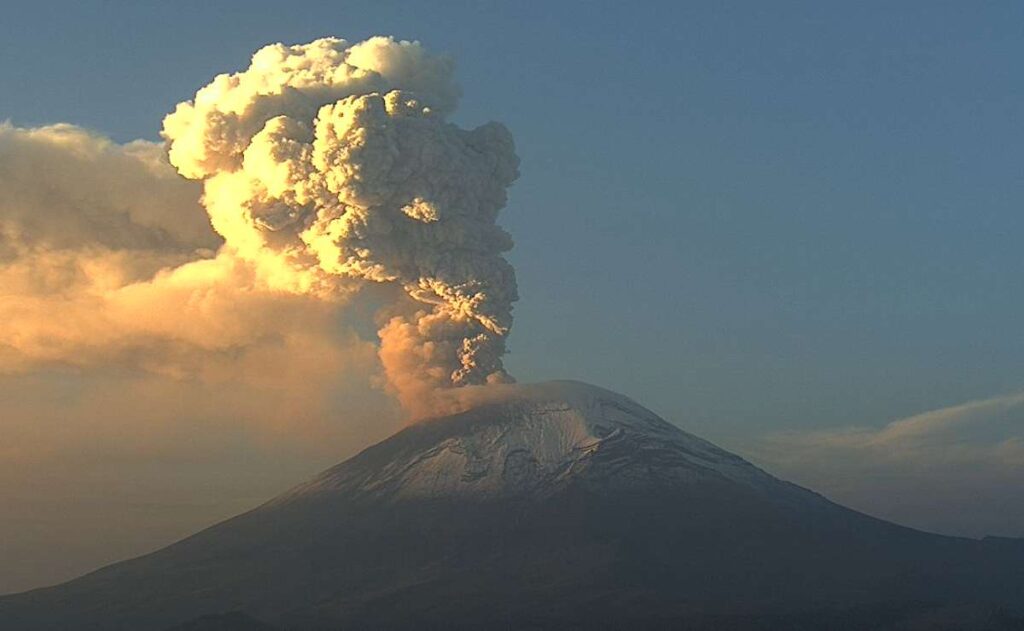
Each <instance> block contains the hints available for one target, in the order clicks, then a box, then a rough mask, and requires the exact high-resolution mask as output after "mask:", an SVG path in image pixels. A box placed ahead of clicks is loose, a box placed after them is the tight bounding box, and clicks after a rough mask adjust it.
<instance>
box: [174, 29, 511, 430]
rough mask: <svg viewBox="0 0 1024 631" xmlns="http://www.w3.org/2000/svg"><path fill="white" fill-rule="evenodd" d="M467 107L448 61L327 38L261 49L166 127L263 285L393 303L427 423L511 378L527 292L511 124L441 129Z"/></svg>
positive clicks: (230, 240)
mask: <svg viewBox="0 0 1024 631" xmlns="http://www.w3.org/2000/svg"><path fill="white" fill-rule="evenodd" d="M458 95H459V90H458V88H457V86H456V85H455V83H454V81H453V66H452V63H451V61H449V60H448V59H447V58H445V57H440V56H435V55H431V54H429V53H427V52H426V51H425V50H424V49H423V48H422V47H421V46H420V45H419V44H418V43H416V42H406V41H395V40H394V39H391V38H385V37H375V38H372V39H369V40H367V41H365V42H361V43H357V44H350V43H349V42H346V41H344V40H340V39H334V38H325V39H320V40H316V41H314V42H311V43H309V44H305V45H298V46H284V45H281V44H275V45H271V46H267V47H264V48H263V49H261V50H259V51H258V52H256V53H255V55H253V57H252V63H251V65H250V66H249V68H248V69H246V70H244V71H242V72H238V73H235V74H222V75H219V76H217V77H216V78H215V79H214V80H213V81H212V82H211V83H210V84H209V85H207V86H205V87H203V88H202V89H200V90H199V91H198V92H197V93H196V95H195V98H194V99H193V100H192V101H189V102H185V103H180V104H179V105H178V106H177V108H176V109H175V110H174V111H173V112H172V113H171V114H169V115H168V116H167V117H166V118H165V120H164V125H163V136H164V138H165V139H166V140H167V143H168V151H169V158H170V162H171V164H172V165H173V166H174V167H175V168H176V169H177V170H178V172H179V173H181V175H183V176H185V177H187V178H190V179H194V180H201V181H202V183H203V205H204V206H205V208H206V210H207V212H208V214H209V216H210V220H211V223H212V225H213V228H214V229H215V230H216V232H217V233H219V234H220V236H221V237H223V239H224V241H225V244H224V246H223V249H224V250H226V251H228V252H230V253H231V254H232V255H233V256H237V257H238V258H241V259H243V260H245V261H248V262H249V263H250V264H252V266H253V268H254V269H255V270H256V273H257V274H258V275H259V277H260V278H261V280H262V282H263V283H265V284H266V286H267V287H269V288H271V289H272V290H273V291H279V292H287V293H294V294H302V295H308V296H316V297H317V298H319V299H322V300H325V301H329V302H338V303H344V302H348V301H351V300H356V299H358V297H357V295H358V294H360V293H361V292H365V291H366V288H367V287H368V286H370V285H384V286H387V287H391V288H395V289H397V291H391V292H384V293H387V295H389V296H391V299H390V300H389V304H388V305H387V306H386V307H385V308H383V309H381V310H380V313H379V315H378V319H379V325H380V330H379V336H380V350H379V356H380V359H381V362H382V364H383V367H384V371H385V373H386V376H387V380H388V383H389V384H390V386H391V388H392V389H393V390H394V391H395V392H396V393H397V394H398V396H399V398H400V400H401V401H402V402H403V404H404V405H405V406H406V407H407V408H408V409H410V410H412V411H414V412H421V411H422V412H426V411H429V409H430V407H431V406H433V405H435V403H436V401H437V400H438V397H443V396H444V393H445V392H450V391H451V389H452V388H455V387H459V386H465V385H480V384H488V383H502V382H509V381H510V380H511V379H510V377H509V375H508V374H507V373H506V372H505V370H504V368H503V366H502V356H503V355H504V354H505V350H506V349H505V339H506V336H507V335H508V333H509V330H510V328H511V326H512V304H513V302H514V301H515V300H516V299H517V294H516V281H515V274H514V271H513V269H512V267H511V266H510V265H509V263H508V262H507V261H506V260H505V259H504V258H503V256H502V254H503V253H504V252H506V251H508V250H509V249H510V248H511V247H512V240H511V238H510V237H509V235H508V234H507V233H506V232H505V231H504V230H503V229H502V228H501V227H500V226H498V225H497V223H496V220H497V217H498V213H499V211H500V210H501V208H502V207H504V206H505V203H506V189H507V188H508V186H509V185H510V184H511V183H512V182H513V181H514V180H515V179H516V178H517V176H518V172H517V167H518V158H517V157H516V154H515V150H514V146H513V142H512V138H511V135H510V134H509V132H508V131H507V130H506V129H505V127H503V126H502V125H500V124H497V123H488V124H486V125H483V126H481V127H478V128H476V129H472V130H466V129H461V128H459V127H458V126H456V125H454V124H452V123H450V122H448V121H446V119H445V118H446V116H447V115H448V114H450V113H451V112H452V111H453V110H454V109H455V106H456V101H457V98H458Z"/></svg>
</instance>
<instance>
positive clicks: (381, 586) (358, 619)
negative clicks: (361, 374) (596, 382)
mask: <svg viewBox="0 0 1024 631" xmlns="http://www.w3.org/2000/svg"><path fill="white" fill-rule="evenodd" d="M499 392H500V393H501V394H500V396H494V397H492V398H491V399H490V400H489V401H488V402H486V403H482V404H480V405H479V406H476V407H474V408H473V409H471V410H469V411H468V412H465V413H463V414H458V415H454V416H450V417H446V418H440V419H434V420H431V421H427V422H424V423H420V424H417V425H416V426H413V427H409V428H407V429H405V430H403V431H401V432H399V433H398V434H396V435H395V436H392V437H391V438H389V439H387V440H385V441H383V442H382V443H379V444H378V445H375V446H373V447H371V448H369V449H367V450H365V451H364V452H362V453H360V454H359V455H357V456H355V457H353V458H351V459H349V460H347V461H345V462H344V463H342V464H340V465H338V466H336V467H333V468H331V469H329V470H328V471H325V472H324V473H323V474H321V475H320V476H318V477H317V478H315V479H313V480H311V481H310V482H308V483H306V484H303V485H301V486H299V487H296V488H295V489H293V490H292V491H290V492H288V493H285V494H284V495H282V496H280V497H278V498H276V499H274V500H272V501H270V502H268V503H267V504H265V505H263V506H261V507H260V508H257V509H256V510H254V511H251V512H249V513H246V514H244V515H240V516H239V517H236V518H234V519H231V520H228V521H226V522H223V523H221V524H218V525H216V526H213V527H212V528H209V529H207V530H205V531H203V532H201V533H198V534H197V535H194V536H193V537H190V538H188V539H185V540H183V541H181V542H179V543H176V544H174V545H172V546H169V547H167V548H164V549H163V550H160V551H158V552H155V553H153V554H150V555H147V556H144V557H140V558H138V559H133V560H130V561H126V562H123V563H119V564H115V565H112V566H110V567H107V568H104V569H102V570H99V571H97V572H94V573H92V574H89V575H87V576H84V577H82V578H79V579H77V580H74V581H71V582H69V583H66V584H64V585H59V586H56V587H53V588H47V589H42V590H36V591H33V592H28V593H26V594H21V595H16V596H12V597H7V598H4V599H0V628H5V629H6V628H16V629H25V630H26V631H30V630H33V629H133V630H144V629H164V628H167V627H170V626H173V625H177V624H181V623H184V622H186V621H188V620H190V619H193V618H199V617H201V616H206V615H209V614H215V613H222V612H229V611H231V612H235V611H237V612H244V613H245V614H246V615H248V616H251V617H253V618H254V619H258V620H262V621H265V622H268V623H271V624H273V625H276V626H280V627H281V628H286V629H337V628H378V629H384V628H418V629H422V628H489V627H501V628H574V627H577V626H578V627H580V628H583V627H586V628H595V627H607V628H621V627H623V626H627V625H630V626H634V627H635V626H643V627H648V628H654V627H659V626H664V627H665V628H677V627H678V626H679V624H681V621H684V620H685V621H687V623H688V624H689V625H690V626H691V627H694V628H698V627H699V626H700V625H706V626H707V628H770V627H769V626H765V625H770V624H771V623H770V621H771V620H777V621H780V622H779V624H780V625H787V626H788V628H799V624H798V623H794V622H793V621H794V620H808V618H807V616H811V618H809V619H810V620H811V621H812V622H811V623H809V624H811V625H812V626H811V627H808V628H814V625H818V626H820V624H821V621H822V620H824V618H822V616H832V617H835V616H838V619H842V620H848V621H849V620H852V621H856V620H862V621H863V623H864V625H867V626H864V627H863V628H882V627H883V625H882V624H881V623H880V622H879V621H880V620H882V618H880V617H879V616H882V615H883V614H884V615H886V616H890V617H891V618H892V620H890V622H891V623H892V624H893V625H897V626H894V627H893V628H900V627H898V625H900V624H905V623H907V621H908V620H911V619H913V618H914V617H917V616H928V615H937V614H935V613H934V612H935V611H937V610H938V611H961V610H962V611H966V612H968V613H957V614H941V615H944V616H945V615H948V616H953V615H956V616H974V617H977V616H978V615H979V614H978V613H977V612H978V611H989V610H992V611H1000V608H1010V610H1012V609H1014V608H1018V607H1024V569H1022V568H1024V545H1021V542H1018V541H1012V540H998V539H988V540H984V541H974V540H967V539H957V538H950V537H940V536H937V535H930V534H926V533H921V532H918V531H914V530H911V529H907V528H902V527H899V526H896V525H893V524H889V523H886V522H883V521H880V520H876V519H873V518H870V517H867V516H865V515H861V514H859V513H856V512H854V511H850V510H847V509H845V508H842V507H840V506H837V505H835V504H833V503H831V502H829V501H828V500H826V499H824V498H822V497H820V496H818V495H816V494H814V493H812V492H810V491H807V490H805V489H802V488H800V487H797V486H795V485H792V484H789V483H786V482H783V481H780V480H777V479H775V478H773V477H772V476H770V475H768V474H767V473H765V472H763V471H761V470H760V469H758V468H756V467H754V466H753V465H751V464H749V463H747V462H746V461H744V460H743V459H741V458H739V457H737V456H735V455H732V454H730V453H728V452H726V451H723V450H721V449H719V448H717V447H715V446H714V445H712V444H710V443H708V442H706V441H704V440H701V439H699V438H697V437H695V436H692V435H690V434H687V433H685V432H683V431H681V430H679V429H678V428H676V427H674V426H672V425H670V424H669V423H667V422H665V421H663V420H661V419H660V418H658V417H657V416H656V415H654V414H653V413H651V412H650V411H648V410H646V409H644V408H643V407H641V406H639V405H637V404H636V403H634V402H633V401H631V400H629V399H627V398H625V397H622V396H620V395H617V394H614V393H611V392H608V391H605V390H601V389H599V388H595V387H593V386H588V385H585V384H579V383H573V382H554V383H549V384H540V385H536V386H517V387H510V388H506V389H503V390H501V391H499ZM950 607H952V609H949V608H950ZM957 607H959V608H960V609H957ZM936 608H939V609H936ZM892 611H896V612H898V613H896V614H891V612H892ZM851 612H854V613H851ZM856 612H860V613H856ZM899 612H902V613H899ZM890 614H891V615H890ZM1000 615H1002V614H1000ZM1007 615H1010V614H1007ZM794 616H795V617H794ZM858 616H859V617H858ZM829 619H831V618H829ZM1008 619H1010V620H1011V621H1012V616H1011V617H1010V618H1008ZM886 620H889V619H888V618H886ZM786 621H788V622H786ZM829 624H831V623H829ZM851 624H854V625H856V624H858V623H856V622H852V623H851ZM886 624H889V622H886ZM780 628H784V627H780ZM848 628H860V627H857V626H852V627H848ZM1007 628H1010V627H1007Z"/></svg>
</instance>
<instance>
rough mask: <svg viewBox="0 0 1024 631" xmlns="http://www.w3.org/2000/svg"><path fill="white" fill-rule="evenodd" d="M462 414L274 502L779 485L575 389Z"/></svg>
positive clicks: (508, 388)
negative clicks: (708, 483)
mask: <svg viewBox="0 0 1024 631" xmlns="http://www.w3.org/2000/svg"><path fill="white" fill-rule="evenodd" d="M483 392H485V396H481V397H480V402H479V403H478V404H477V405H475V406H474V407H472V408H470V409H469V410H468V411H465V412H462V413H460V414H455V415H452V416H446V417H440V418H435V419H430V420H427V421H423V422H421V423H419V424H417V425H414V426H412V427H409V428H407V429H405V430H403V431H402V432H399V433H398V434H396V435H395V436H393V437H392V438H390V439H388V440H386V441H384V442H383V443H380V444H378V445H376V446H374V447H371V448H369V449H367V450H366V451H364V452H362V453H361V454H359V455H358V456H356V457H354V458H352V459H350V460H348V461H346V462H344V463H342V464H340V465H338V466H336V467H334V468H332V469H329V470H328V471H326V472H324V473H323V474H322V475H320V476H319V477H317V478H315V479H314V480H312V481H310V482H309V483H307V484H304V485H302V486H300V487H298V488H296V489H294V490H293V491H292V492H291V493H289V494H287V495H286V496H285V497H282V498H281V499H280V500H279V501H289V499H294V498H297V497H302V496H307V497H308V496H310V495H320V494H333V493H342V494H349V493H355V494H372V495H375V496H382V495H383V496H388V497H391V498H393V499H413V498H441V497H465V496H475V497H481V498H486V497H498V496H523V495H539V496H544V495H547V494H549V493H550V492H553V491H555V490H557V489H559V488H563V487H564V486H565V485H566V484H568V483H569V482H570V481H572V480H577V479H583V480H586V481H587V482H588V483H590V484H603V485H609V486H615V487H621V488H628V487H629V486H630V485H632V484H641V485H649V484H651V483H652V482H653V483H660V484H686V483H693V482H696V481H699V480H703V479H707V478H709V477H711V478H716V479H723V478H724V479H726V480H728V481H731V482H735V483H740V484H742V485H745V486H753V487H758V488H761V487H776V486H778V485H779V484H780V482H779V481H777V480H776V479H774V478H772V477H771V476H769V475H768V474H766V473H764V472H762V471H761V470H759V469H757V468H756V467H754V466H753V465H751V464H750V463H748V462H746V461H745V460H743V459H742V458H739V457H738V456H735V455H733V454H730V453H728V452H726V451H724V450H722V449H719V448H718V447H716V446H714V445H712V444H711V443H709V442H707V441H705V440H702V439H700V438H697V437H696V436H693V435H691V434H688V433H686V432H684V431H682V430H680V429H678V428H677V427H675V426H674V425H671V424H670V423H668V422H666V421H664V420H662V419H661V418H659V417H658V416H657V415H655V414H654V413H653V412H651V411H649V410H647V409H646V408H644V407H642V406H640V405H638V404H637V403H635V402H634V401H632V400H631V399H629V398H627V397H625V396H622V395H619V394H615V393H613V392H610V391H608V390H604V389H602V388H598V387H596V386H591V385H588V384H585V383H581V382H576V381H552V382H545V383H540V384H529V385H502V386H496V387H489V388H487V389H486V390H485V391H483Z"/></svg>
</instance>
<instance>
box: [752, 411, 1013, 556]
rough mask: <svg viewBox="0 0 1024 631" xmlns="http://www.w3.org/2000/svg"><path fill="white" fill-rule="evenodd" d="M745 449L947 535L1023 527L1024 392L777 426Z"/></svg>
mask: <svg viewBox="0 0 1024 631" xmlns="http://www.w3.org/2000/svg"><path fill="white" fill-rule="evenodd" d="M748 451H750V452H751V453H752V455H753V456H754V457H755V459H757V460H758V461H760V462H763V463H764V464H765V465H766V466H768V467H769V468H770V469H771V470H772V471H773V472H774V473H777V474H779V475H781V476H782V477H784V478H790V479H793V480H794V481H798V482H801V483H803V484H806V485H808V486H810V487H812V488H814V489H816V490H819V491H822V492H823V493H825V494H826V495H827V496H829V497H830V498H832V499H834V500H836V501H838V502H839V503H842V504H846V505H849V506H852V507H854V508H858V509H860V510H864V511H866V512H869V513H871V514H873V515H877V516H879V517H883V518H886V519H891V520H893V521H896V522H899V523H903V524H906V525H911V526H916V527H919V528H923V529H926V530H933V531H940V532H943V533H950V534H960V535H967V536H984V535H990V534H992V535H1005V536H1021V535H1024V495H1022V494H1021V488H1022V487H1024V393H1017V394H1011V395H1006V396H1000V397H995V398H991V399H985V400H981V401H973V402H970V403H966V404H963V405H957V406H953V407H948V408H943V409H939V410H933V411H930V412H926V413H924V414H919V415H916V416H912V417H909V418H904V419H900V420H897V421H893V422H891V423H888V424H887V425H884V426H882V427H880V428H867V427H855V428H843V429H837V430H826V431H815V432H805V433H801V432H789V433H780V434H776V435H773V436H771V437H768V438H766V439H764V440H761V441H759V442H757V443H754V444H753V445H751V446H750V447H749V449H748ZM954 506H955V507H957V510H950V507H954Z"/></svg>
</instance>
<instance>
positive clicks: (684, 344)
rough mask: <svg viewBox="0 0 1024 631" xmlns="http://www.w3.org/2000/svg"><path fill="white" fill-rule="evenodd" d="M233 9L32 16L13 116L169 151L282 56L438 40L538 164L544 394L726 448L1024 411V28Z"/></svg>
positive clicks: (623, 12)
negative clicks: (751, 440)
mask: <svg viewBox="0 0 1024 631" xmlns="http://www.w3.org/2000/svg"><path fill="white" fill-rule="evenodd" d="M213 5H214V6H207V3H199V2H177V3H128V2H125V3H118V2H108V3H98V4H94V3H68V4H66V5H63V6H59V7H57V6H55V5H54V4H52V3H32V4H24V5H22V6H15V7H9V8H8V9H7V10H6V13H7V18H8V19H5V20H3V22H2V24H0V81H2V83H3V85H4V86H5V89H4V90H3V91H2V92H0V118H10V119H11V120H12V122H14V123H15V124H17V125H23V126H28V125H38V124H43V123H50V122H56V121H68V122H74V123H77V124H80V125H84V126H87V127H91V128H94V129H97V130H100V131H102V132H104V133H106V134H109V135H111V136H112V137H113V138H115V139H118V140H129V139H133V138H137V137H143V138H156V135H157V132H158V130H159V127H160V120H161V118H162V116H163V115H164V114H165V113H166V112H167V111H169V110H170V108H171V107H172V106H173V105H174V104H175V103H176V102H177V101H179V100H182V99H185V98H187V97H189V96H190V95H191V94H193V93H194V91H195V89H196V88H197V87H199V86H201V85H203V84H205V82H207V81H208V80H209V78H210V77H211V76H212V75H214V74H216V73H218V72H222V71H227V70H231V69H235V68H240V67H244V65H245V64H246V61H247V58H248V56H249V55H250V54H251V53H252V51H253V50H255V49H256V48H258V47H259V46H261V45H263V44H265V43H268V42H271V41H283V42H286V43H298V42H304V41H307V40H310V39H312V38H314V37H317V36H322V35H338V36H342V37H345V38H347V39H352V40H358V39H361V38H363V37H365V36H368V35H371V34H377V33H383V34H393V35H395V36H398V37H402V38H408V39H419V40H420V41H422V42H423V43H424V44H426V45H427V46H428V47H430V48H431V49H433V50H442V51H446V52H448V53H450V54H451V55H453V56H454V57H455V58H456V59H457V61H458V64H459V76H460V80H461V83H462V85H463V88H464V92H465V97H464V100H463V105H462V107H461V110H460V112H459V113H458V114H457V120H458V121H459V122H461V123H464V124H477V123H480V122H483V121H485V120H487V119H490V118H495V119H498V120H501V121H503V122H505V123H506V124H507V125H508V126H509V127H510V128H511V130H512V131H513V133H514V135H515V137H516V140H517V143H518V147H519V153H520V155H521V157H522V161H523V166H522V173H523V175H522V178H521V179H520V181H519V182H518V183H517V184H516V186H515V188H514V189H513V195H512V203H511V205H510V206H509V208H508V210H507V212H506V214H505V218H504V223H505V225H506V226H507V227H508V228H509V229H510V230H511V232H512V233H513V235H514V237H515V239H516V243H517V245H516V249H515V250H514V252H513V253H512V255H511V258H512V260H513V262H514V263H515V265H516V267H517V270H518V273H519V280H520V288H521V292H520V293H521V295H522V300H521V301H520V303H519V305H518V307H517V323H516V329H515V332H514V335H513V338H512V344H511V347H512V355H511V357H510V359H509V365H510V367H511V368H512V370H513V371H514V372H515V373H516V374H517V375H518V376H519V377H520V378H521V379H526V380H537V379H544V378H549V377H575V378H581V379H585V380H590V381H594V382H597V383H599V384H603V385H606V386H609V387H612V388H615V389H619V390H622V391H625V392H628V393H630V394H632V395H634V396H636V397H637V398H640V399H642V400H644V401H646V402H648V403H649V404H650V405H652V406H653V407H655V409H658V410H659V411H662V412H664V413H666V414H668V415H671V416H674V417H685V418H687V419H689V421H690V423H691V424H693V425H695V426H697V427H701V428H703V429H704V431H706V432H711V433H712V434H715V433H719V434H721V435H729V434H733V433H743V432H745V431H748V430H749V429H751V428H761V427H765V426H786V427H800V426H805V425H806V426H822V425H830V424H836V425H842V424H849V423H859V424H865V423H867V424H872V423H874V424H879V423H881V422H883V421H885V420H887V419H891V418H897V417H900V416H905V415H908V414H910V413H913V412H918V411H921V410H925V409H930V408H936V407H943V406H946V405H950V404H954V403H958V402H962V401H964V400H968V399H972V398H980V397H985V396H991V395H995V394H999V393H1004V392H1009V391H1014V390H1016V389H1018V388H1020V386H1021V385H1022V384H1024V336H1021V335H1020V333H1019V323H1020V321H1021V316H1022V314H1024V300H1022V295H1024V292H1021V291H1020V289H1021V280H1020V279H1021V278H1022V277H1024V274H1022V271H1024V257H1022V256H1021V255H1020V247H1019V240H1020V234H1021V230H1022V228H1024V219H1022V214H1021V212H1020V205H1021V200H1022V197H1024V187H1022V184H1024V183H1022V178H1021V170H1020V169H1021V167H1020V165H1021V164H1022V163H1024V160H1022V157H1024V156H1022V152H1024V149H1022V146H1024V145H1022V143H1021V142H1020V141H1021V137H1022V132H1024V122H1022V119H1021V117H1020V116H1019V115H1018V113H1019V112H1020V111H1021V109H1022V108H1021V104H1022V103H1021V102H1022V99H1024V91H1022V85H1024V84H1022V82H1021V77H1020V71H1019V59H1020V55H1021V52H1022V50H1024V32H1022V30H1024V15H1022V14H1024V7H1022V6H1021V5H1019V4H1016V3H984V4H973V3H972V4H970V5H968V4H965V3H938V2H919V3H899V6H892V4H891V3H875V4H868V3H856V4H855V5H846V6H840V5H839V4H838V3H773V4H772V6H771V7H768V5H766V4H764V3H742V2H741V3H720V2H714V3H639V4H635V3H569V2H559V3H543V4H542V3H486V2H444V3H417V4H414V5H409V6H405V5H401V4H398V3H393V2H331V3H323V4H317V3H304V4H303V5H302V6H301V7H300V6H296V7H295V8H294V9H288V10H281V5H280V4H275V3H259V2H245V3H229V2H218V3H213ZM12 86H13V87H12Z"/></svg>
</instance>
